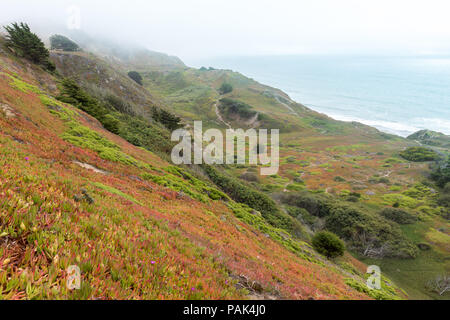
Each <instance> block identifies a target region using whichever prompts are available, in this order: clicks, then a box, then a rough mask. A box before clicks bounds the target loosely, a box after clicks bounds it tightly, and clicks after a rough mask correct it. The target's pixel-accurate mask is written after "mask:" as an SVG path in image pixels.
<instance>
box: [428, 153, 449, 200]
mask: <svg viewBox="0 0 450 320" xmlns="http://www.w3.org/2000/svg"><path fill="white" fill-rule="evenodd" d="M431 179H433V180H434V181H435V182H436V184H437V185H438V186H439V187H441V188H443V187H444V186H445V185H446V184H448V183H450V158H449V159H447V161H446V162H441V163H438V164H437V165H436V168H435V169H434V170H433V172H432V173H431ZM448 193H450V192H448Z"/></svg>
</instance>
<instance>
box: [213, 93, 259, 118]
mask: <svg viewBox="0 0 450 320" xmlns="http://www.w3.org/2000/svg"><path fill="white" fill-rule="evenodd" d="M219 109H220V112H222V114H224V115H225V116H226V117H232V116H235V115H238V116H239V117H241V118H243V119H249V118H251V117H253V116H255V114H256V111H254V110H252V107H251V106H249V105H248V104H246V103H244V102H241V101H237V100H233V99H229V98H223V99H220V106H219Z"/></svg>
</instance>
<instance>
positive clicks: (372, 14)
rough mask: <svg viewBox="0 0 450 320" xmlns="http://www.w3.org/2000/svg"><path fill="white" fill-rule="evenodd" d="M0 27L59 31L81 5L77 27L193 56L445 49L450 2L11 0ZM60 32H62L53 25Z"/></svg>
mask: <svg viewBox="0 0 450 320" xmlns="http://www.w3.org/2000/svg"><path fill="white" fill-rule="evenodd" d="M2 2H4V3H3V4H2V6H1V7H2V9H1V10H0V23H1V24H2V25H4V24H6V23H9V22H12V21H25V22H29V24H30V26H31V27H32V28H33V29H34V30H36V31H37V32H38V33H39V32H40V31H41V32H44V30H45V32H51V31H49V30H46V28H47V29H49V27H50V26H57V25H59V26H63V28H62V29H64V28H65V26H66V25H67V22H68V19H69V12H68V11H67V10H68V8H69V7H70V6H72V5H75V6H77V7H79V9H80V12H81V15H80V17H81V25H80V27H81V30H82V31H85V32H86V33H89V34H94V35H101V36H108V37H110V38H114V39H116V40H120V39H123V40H126V41H135V42H137V43H139V44H141V45H144V46H146V47H147V48H149V49H152V50H156V51H161V52H165V53H168V54H171V55H177V56H179V57H180V58H182V59H183V58H184V59H189V58H193V57H196V58H199V57H212V56H225V55H260V54H301V53H308V54H327V53H333V54H335V53H344V54H382V55H418V54H450V19H449V15H450V1H448V0H376V1H375V0H370V1H368V0H339V1H337V0H308V1H306V0H297V1H295V0H290V1H288V0H272V1H268V0H226V1H222V0H185V1H181V0H164V1H153V0H147V1H144V0H127V1H123V0H109V1H105V0H89V1H87V0H80V1H65V0H58V1H56V0H53V1H52V0H39V1H34V0H28V1H27V0H14V1H10V0H9V1H6V0H2ZM57 31H58V32H59V33H62V34H64V30H57Z"/></svg>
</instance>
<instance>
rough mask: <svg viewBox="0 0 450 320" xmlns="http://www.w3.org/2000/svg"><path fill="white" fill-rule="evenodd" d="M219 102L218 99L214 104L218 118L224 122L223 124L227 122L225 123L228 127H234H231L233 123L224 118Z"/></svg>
mask: <svg viewBox="0 0 450 320" xmlns="http://www.w3.org/2000/svg"><path fill="white" fill-rule="evenodd" d="M218 104H219V101H216V103H215V104H214V109H215V110H216V115H217V119H219V121H220V122H222V123H223V124H225V125H226V126H227V127H228V129H233V128H232V127H231V124H229V123H228V122H226V121H225V120H224V119H223V118H222V115H221V114H220V111H219V106H218Z"/></svg>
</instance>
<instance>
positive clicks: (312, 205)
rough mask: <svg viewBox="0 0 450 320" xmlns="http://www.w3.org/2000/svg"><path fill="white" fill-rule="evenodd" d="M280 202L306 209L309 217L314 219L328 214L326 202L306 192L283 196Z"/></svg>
mask: <svg viewBox="0 0 450 320" xmlns="http://www.w3.org/2000/svg"><path fill="white" fill-rule="evenodd" d="M281 201H282V202H283V203H286V204H289V205H291V206H296V207H298V208H303V209H306V210H307V211H308V212H309V213H310V214H311V215H313V216H316V217H325V216H326V215H328V214H329V206H328V203H327V200H326V199H324V198H322V197H320V196H318V195H313V194H311V193H309V192H307V191H304V192H299V193H288V194H283V195H282V196H281Z"/></svg>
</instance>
